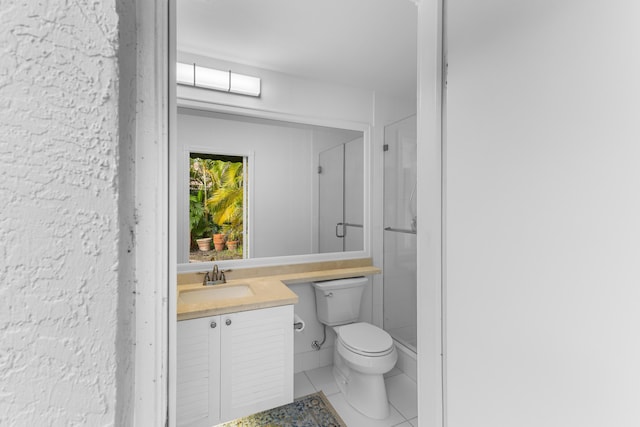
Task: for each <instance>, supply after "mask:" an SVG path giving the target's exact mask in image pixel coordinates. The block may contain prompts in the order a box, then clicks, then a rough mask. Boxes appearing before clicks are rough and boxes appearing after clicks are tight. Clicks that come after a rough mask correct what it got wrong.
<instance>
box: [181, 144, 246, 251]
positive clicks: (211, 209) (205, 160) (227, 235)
mask: <svg viewBox="0 0 640 427" xmlns="http://www.w3.org/2000/svg"><path fill="white" fill-rule="evenodd" d="M246 171H247V158H246V157H241V156H227V155H219V154H207V153H190V154H189V234H190V246H189V262H205V261H219V260H225V259H242V258H245V254H246V252H247V251H246V250H245V242H246V239H245V237H246V236H245V235H246V231H245V222H246V221H245V215H246V212H247V209H246V199H247V198H246V188H245V182H246Z"/></svg>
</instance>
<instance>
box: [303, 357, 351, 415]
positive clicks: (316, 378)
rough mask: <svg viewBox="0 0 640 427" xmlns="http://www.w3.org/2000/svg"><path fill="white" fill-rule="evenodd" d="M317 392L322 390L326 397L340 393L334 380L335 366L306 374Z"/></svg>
mask: <svg viewBox="0 0 640 427" xmlns="http://www.w3.org/2000/svg"><path fill="white" fill-rule="evenodd" d="M305 373H306V374H307V377H308V378H309V380H310V381H311V384H313V386H314V387H315V389H316V390H317V391H320V390H322V391H323V392H324V394H325V395H326V396H329V395H331V394H334V393H338V392H339V391H340V390H339V389H338V384H336V381H335V380H334V379H333V365H329V366H323V367H322V368H317V369H312V370H310V371H306V372H305ZM350 427H351V426H350Z"/></svg>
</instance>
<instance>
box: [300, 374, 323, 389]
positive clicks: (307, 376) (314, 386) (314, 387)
mask: <svg viewBox="0 0 640 427" xmlns="http://www.w3.org/2000/svg"><path fill="white" fill-rule="evenodd" d="M302 373H303V374H304V376H305V377H306V378H307V381H309V384H311V387H313V389H314V390H315V391H320V390H318V389H317V388H316V385H315V384H314V383H313V381H311V378H309V375H307V371H302Z"/></svg>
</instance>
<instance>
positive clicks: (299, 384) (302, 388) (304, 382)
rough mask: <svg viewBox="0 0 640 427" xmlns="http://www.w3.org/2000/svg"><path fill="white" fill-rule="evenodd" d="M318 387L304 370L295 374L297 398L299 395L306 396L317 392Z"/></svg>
mask: <svg viewBox="0 0 640 427" xmlns="http://www.w3.org/2000/svg"><path fill="white" fill-rule="evenodd" d="M315 392H316V389H315V388H314V387H313V384H311V381H309V378H307V376H306V375H305V373H304V372H300V373H298V374H295V375H294V376H293V397H294V399H297V398H298V397H302V396H306V395H308V394H311V393H315Z"/></svg>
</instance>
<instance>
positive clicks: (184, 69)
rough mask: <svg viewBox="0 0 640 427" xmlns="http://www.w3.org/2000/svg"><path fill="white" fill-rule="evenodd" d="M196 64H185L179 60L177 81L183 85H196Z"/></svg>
mask: <svg viewBox="0 0 640 427" xmlns="http://www.w3.org/2000/svg"><path fill="white" fill-rule="evenodd" d="M194 71H195V64H184V63H182V62H178V64H177V68H176V81H177V82H178V83H179V84H182V85H190V86H195V85H196V80H195V74H194Z"/></svg>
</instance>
